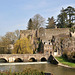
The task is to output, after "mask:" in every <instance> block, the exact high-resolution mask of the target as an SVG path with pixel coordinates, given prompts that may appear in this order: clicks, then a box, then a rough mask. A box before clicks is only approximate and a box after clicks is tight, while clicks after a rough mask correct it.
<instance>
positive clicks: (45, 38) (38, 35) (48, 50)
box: [20, 27, 70, 55]
mask: <svg viewBox="0 0 75 75" xmlns="http://www.w3.org/2000/svg"><path fill="white" fill-rule="evenodd" d="M69 34H70V31H69V28H55V29H45V28H43V27H41V28H40V29H38V30H20V38H23V37H27V38H29V39H30V40H31V44H32V46H33V50H35V51H36V49H37V48H38V47H39V43H38V42H39V41H40V42H41V44H42V45H41V47H42V48H40V49H41V53H44V54H53V55H61V51H60V52H59V53H58V51H54V49H53V42H52V39H53V37H55V36H59V35H61V36H63V35H66V36H69ZM36 52H37V51H36Z"/></svg>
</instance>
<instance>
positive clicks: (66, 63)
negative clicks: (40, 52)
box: [55, 57, 75, 68]
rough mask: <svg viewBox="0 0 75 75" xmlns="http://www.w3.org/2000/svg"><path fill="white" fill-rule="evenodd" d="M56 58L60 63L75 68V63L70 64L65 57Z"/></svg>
mask: <svg viewBox="0 0 75 75" xmlns="http://www.w3.org/2000/svg"><path fill="white" fill-rule="evenodd" d="M55 58H56V59H57V60H58V61H59V62H60V63H62V64H64V65H68V66H70V67H73V68H75V63H72V62H69V61H68V60H67V59H65V58H63V57H55Z"/></svg>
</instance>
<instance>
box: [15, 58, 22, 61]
mask: <svg viewBox="0 0 75 75" xmlns="http://www.w3.org/2000/svg"><path fill="white" fill-rule="evenodd" d="M14 62H23V59H21V58H16V59H15V60H14Z"/></svg>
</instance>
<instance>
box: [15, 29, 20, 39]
mask: <svg viewBox="0 0 75 75" xmlns="http://www.w3.org/2000/svg"><path fill="white" fill-rule="evenodd" d="M14 35H15V36H16V40H18V39H20V31H19V30H15V32H14Z"/></svg>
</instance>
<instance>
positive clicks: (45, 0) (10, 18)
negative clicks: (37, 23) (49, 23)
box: [0, 0, 75, 36]
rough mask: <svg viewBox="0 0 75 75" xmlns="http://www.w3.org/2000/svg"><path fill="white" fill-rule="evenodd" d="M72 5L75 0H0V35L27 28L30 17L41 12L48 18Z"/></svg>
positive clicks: (55, 15) (55, 16)
mask: <svg viewBox="0 0 75 75" xmlns="http://www.w3.org/2000/svg"><path fill="white" fill-rule="evenodd" d="M68 6H72V7H74V8H75V0H0V36H4V35H5V34H6V32H13V31H15V30H17V29H18V30H26V29H27V24H28V21H29V19H30V18H32V17H33V16H34V15H36V14H40V15H41V16H42V17H44V18H45V19H46V20H47V18H48V17H52V16H54V18H55V19H56V18H57V15H58V14H59V13H60V10H61V9H62V7H63V8H67V7H68Z"/></svg>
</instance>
